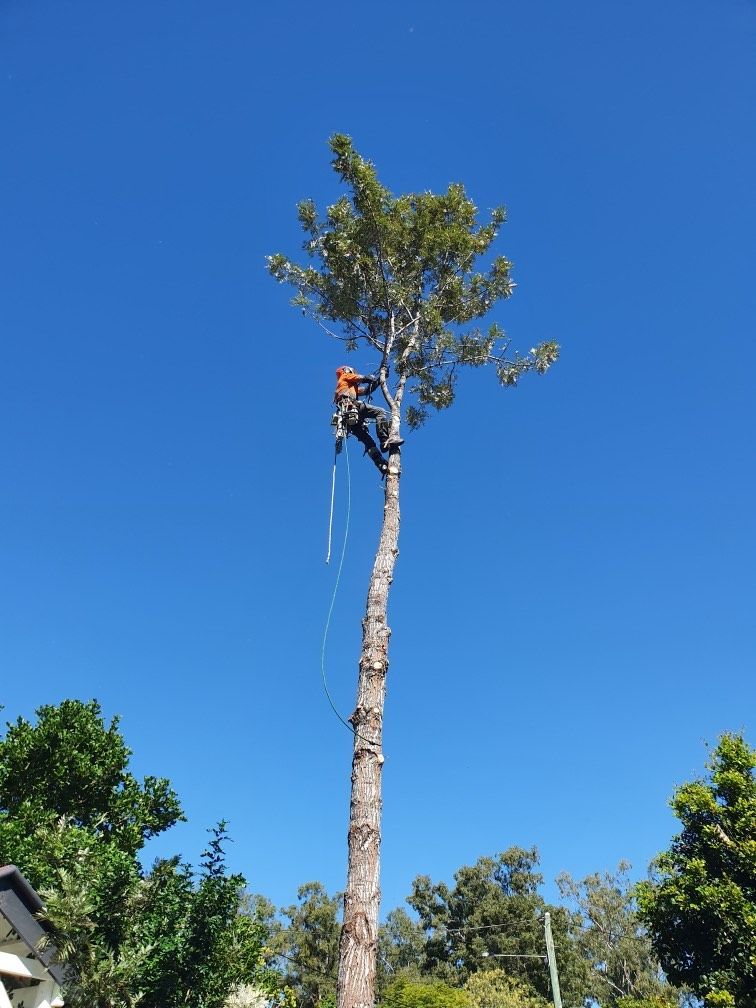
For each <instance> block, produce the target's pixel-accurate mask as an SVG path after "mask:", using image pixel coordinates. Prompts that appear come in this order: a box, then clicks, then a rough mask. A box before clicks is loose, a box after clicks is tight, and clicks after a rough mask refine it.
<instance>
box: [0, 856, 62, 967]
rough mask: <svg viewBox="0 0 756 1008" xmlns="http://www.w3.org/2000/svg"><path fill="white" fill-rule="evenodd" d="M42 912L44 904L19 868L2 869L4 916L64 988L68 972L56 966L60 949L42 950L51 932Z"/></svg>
mask: <svg viewBox="0 0 756 1008" xmlns="http://www.w3.org/2000/svg"><path fill="white" fill-rule="evenodd" d="M40 910H44V905H43V903H42V900H41V899H40V898H39V896H38V895H37V893H36V892H35V891H34V889H33V888H32V887H31V885H29V883H28V882H27V881H26V879H25V878H24V876H23V875H22V874H21V872H20V871H19V870H18V868H16V866H15V865H6V866H5V867H4V868H0V915H1V916H2V917H4V918H5V920H6V921H7V922H8V924H9V925H10V926H11V927H12V928H13V930H14V931H15V932H16V934H17V935H18V936H19V938H20V939H21V941H22V942H23V943H24V944H25V945H27V946H28V947H29V951H30V952H33V953H34V955H35V956H36V957H37V959H39V961H40V962H41V963H42V964H43V965H44V967H45V969H46V970H47V972H48V973H49V974H50V975H51V976H52V977H53V978H54V979H55V981H56V982H57V983H59V984H62V983H63V981H64V979H65V972H66V971H65V968H64V967H63V966H61V965H60V963H56V962H55V956H56V955H57V949H56V948H55V946H54V945H52V944H51V943H50V942H49V941H46V942H45V943H44V947H42V948H40V941H41V939H43V938H46V937H47V936H48V935H49V928H48V927H47V926H46V925H45V923H44V922H43V921H40V920H38V919H37V916H36V915H37V914H38V913H39V912H40Z"/></svg>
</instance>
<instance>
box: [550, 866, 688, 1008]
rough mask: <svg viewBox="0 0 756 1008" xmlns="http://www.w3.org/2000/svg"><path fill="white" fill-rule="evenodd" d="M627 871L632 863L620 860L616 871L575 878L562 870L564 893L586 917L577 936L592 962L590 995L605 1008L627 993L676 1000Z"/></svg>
mask: <svg viewBox="0 0 756 1008" xmlns="http://www.w3.org/2000/svg"><path fill="white" fill-rule="evenodd" d="M629 870H630V865H629V864H627V863H626V862H621V863H620V865H619V867H618V869H617V871H616V872H615V873H609V872H606V873H604V874H599V873H596V874H594V875H589V876H587V877H586V878H584V879H582V880H581V881H576V880H575V879H573V878H572V877H571V876H570V875H568V874H567V873H566V872H564V873H563V874H562V875H560V876H559V878H558V879H557V883H558V885H559V889H560V892H561V894H562V896H563V897H565V898H566V899H567V900H568V901H569V902H571V903H572V904H573V905H574V906H575V908H576V909H577V910H578V911H579V913H580V915H581V917H582V920H583V927H582V929H581V930H579V931H577V932H576V941H577V945H578V948H579V949H580V951H581V952H582V954H583V956H584V957H585V959H586V960H587V961H588V962H589V963H590V964H591V967H592V973H591V994H592V995H593V997H594V998H595V999H596V1000H597V1001H598V1002H599V1003H600V1004H601V1006H602V1008H604V1006H611V1008H617V1006H618V1005H619V1004H620V1002H621V1001H622V1000H623V999H626V998H628V997H634V998H636V999H637V998H649V997H659V998H667V999H668V1000H669V999H670V998H671V999H672V1003H673V1004H676V1003H677V998H676V996H675V993H674V991H673V989H672V988H671V987H670V986H669V984H667V983H666V982H665V981H664V980H663V979H662V977H661V971H660V967H659V961H658V959H657V958H656V955H655V953H654V950H653V947H652V945H651V939H650V937H649V935H648V934H647V932H646V930H645V928H644V927H642V925H641V922H640V920H639V918H638V913H637V910H636V907H635V901H634V894H633V887H632V885H631V883H630V879H629V875H628V873H629Z"/></svg>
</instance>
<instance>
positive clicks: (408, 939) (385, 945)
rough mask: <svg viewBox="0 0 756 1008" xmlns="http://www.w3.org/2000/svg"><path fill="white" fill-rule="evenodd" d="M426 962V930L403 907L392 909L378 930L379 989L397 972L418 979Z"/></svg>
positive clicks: (394, 977)
mask: <svg viewBox="0 0 756 1008" xmlns="http://www.w3.org/2000/svg"><path fill="white" fill-rule="evenodd" d="M424 966H425V931H424V930H423V928H422V926H421V925H420V924H418V923H416V922H415V921H413V920H412V918H411V917H410V915H409V914H408V913H407V911H406V910H404V909H403V908H402V907H397V908H396V909H395V910H392V911H391V913H389V914H388V916H387V917H386V923H385V924H384V925H383V926H382V927H381V929H380V931H379V933H378V990H379V991H380V992H383V991H384V990H385V989H386V987H387V985H388V984H390V983H391V982H392V981H393V980H396V979H397V978H398V976H400V975H402V976H404V977H405V978H406V979H411V980H417V979H419V978H420V976H421V974H422V972H423V970H424Z"/></svg>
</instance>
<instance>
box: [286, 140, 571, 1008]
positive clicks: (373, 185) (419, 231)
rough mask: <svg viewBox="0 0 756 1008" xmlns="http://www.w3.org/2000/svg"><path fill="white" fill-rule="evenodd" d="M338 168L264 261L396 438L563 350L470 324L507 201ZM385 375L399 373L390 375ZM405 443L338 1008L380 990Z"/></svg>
mask: <svg viewBox="0 0 756 1008" xmlns="http://www.w3.org/2000/svg"><path fill="white" fill-rule="evenodd" d="M331 150H332V151H333V154H334V160H333V167H334V169H335V171H336V173H337V174H338V176H339V178H340V179H341V181H342V182H343V183H344V184H345V185H346V189H347V192H346V194H345V195H344V196H342V197H341V198H340V199H339V200H337V202H336V203H334V204H333V205H332V206H330V207H329V208H328V210H327V212H326V214H325V217H324V218H322V219H319V217H318V212H317V209H316V207H315V205H314V203H313V202H312V201H311V200H305V201H304V202H302V203H300V204H299V220H300V223H301V225H302V227H303V229H304V231H305V235H306V239H305V243H304V250H305V252H306V254H307V256H308V257H309V260H310V263H309V264H308V265H300V264H297V263H295V262H293V261H292V260H290V259H288V258H287V257H286V256H284V255H282V254H280V253H279V254H276V255H273V256H271V257H270V259H269V266H270V271H271V273H272V274H273V276H274V277H275V278H276V279H277V280H279V281H281V282H283V283H288V284H291V285H292V286H293V287H294V288H295V291H296V295H295V297H294V304H295V305H296V306H298V307H300V308H301V309H302V311H303V312H304V313H305V314H310V315H311V316H312V317H314V318H315V319H316V320H317V321H318V323H319V324H321V325H322V326H323V327H324V328H325V329H326V330H327V331H329V332H330V333H331V334H332V335H336V336H339V333H333V330H332V328H331V327H332V326H335V327H336V328H337V329H338V330H339V332H340V334H341V335H340V338H342V339H344V340H345V349H347V350H350V349H356V348H357V347H358V346H362V347H364V348H367V349H370V350H371V351H374V352H375V353H376V354H377V355H378V358H379V363H378V368H377V372H378V377H379V378H380V388H381V392H382V394H383V397H384V399H385V402H386V405H387V406H388V409H389V413H390V418H391V433H392V435H394V436H395V437H398V436H399V435H400V434H401V432H402V424H403V421H404V420H405V419H406V421H407V424H408V426H409V427H410V428H412V427H416V426H417V425H418V424H420V423H422V422H423V421H424V419H425V418H426V416H427V412H428V410H429V408H431V407H432V408H434V409H444V408H446V407H448V406H450V405H451V403H452V402H453V400H454V389H455V382H456V378H457V375H458V373H459V371H460V370H461V369H462V368H463V367H465V366H467V367H483V366H485V365H488V364H490V365H492V366H493V367H494V368H495V370H496V373H497V375H498V378H499V381H500V382H501V383H502V384H503V385H515V384H516V383H517V381H518V378H519V377H520V375H521V374H523V373H524V372H526V371H529V370H536V371H539V372H543V371H545V370H546V369H547V368H548V367H549V366H550V365H551V364H552V363H553V361H554V360H555V359H556V357H557V354H558V347H557V345H556V344H555V343H553V342H543V343H540V344H539V345H538V346H537V347H534V348H533V349H532V350H531V352H530V353H529V354H528V355H527V356H520V355H519V354H514V355H509V354H508V342H507V340H506V339H505V337H504V333H503V331H502V330H501V329H500V328H499V327H498V326H497V325H495V324H494V325H491V326H490V327H489V328H488V329H487V331H486V332H483V331H481V330H480V329H479V328H478V327H477V326H476V325H474V323H476V321H477V320H479V319H481V318H483V317H484V316H485V315H487V314H488V312H489V311H490V310H491V309H492V308H493V307H494V305H495V304H496V303H497V302H498V301H500V300H501V299H503V298H507V297H509V296H510V294H511V293H512V289H513V283H512V280H511V277H510V269H511V263H510V262H509V260H508V259H506V257H504V256H496V257H494V258H491V259H486V257H487V255H488V252H489V250H490V248H491V245H492V244H493V242H494V240H495V238H496V236H497V234H498V231H499V228H500V226H501V225H502V224H503V222H504V219H505V213H504V210H503V208H497V209H495V210H494V211H493V212H492V214H491V219H490V220H489V221H488V222H486V223H484V224H480V223H479V222H478V213H477V208H476V207H475V205H474V204H473V202H472V201H471V200H470V199H469V198H468V197H467V195H466V193H465V190H464V187H463V186H462V185H459V184H455V185H451V186H449V188H448V190H447V191H446V193H442V194H440V195H436V194H433V193H428V192H426V193H410V194H406V195H403V196H399V197H394V196H393V195H392V194H391V193H390V192H389V190H388V189H386V188H385V187H384V186H383V185H382V184H381V183H380V182H379V181H378V178H377V175H376V172H375V169H374V167H373V165H372V164H371V163H370V162H369V161H366V160H365V159H364V158H362V157H360V155H359V154H358V153H357V152H356V151H355V149H354V147H353V146H352V142H351V140H350V139H349V138H348V137H346V136H342V135H336V136H334V137H333V138H332V139H331ZM391 376H393V377H391ZM400 456H401V451H400V448H399V446H398V444H394V445H393V446H392V447H391V449H390V452H389V465H388V472H387V474H386V485H385V500H384V508H383V518H382V523H381V530H380V536H379V543H378V549H377V553H376V558H375V563H374V565H373V571H372V574H371V578H370V584H369V588H368V598H367V605H366V611H365V618H364V620H363V637H362V649H361V654H360V660H359V680H358V688H357V704H356V707H355V710H354V713H353V714H352V717H351V719H350V720H351V723H352V726H353V728H354V752H353V758H352V790H351V802H350V813H349V852H348V871H347V886H346V893H345V898H344V922H343V927H342V933H341V944H340V953H339V985H338V991H339V1006H340V1008H372V1005H373V1003H374V994H375V975H376V953H377V943H378V909H379V904H380V880H379V848H380V809H381V770H382V764H383V754H382V732H383V706H384V698H385V689H386V674H387V671H388V642H389V636H390V630H389V627H388V622H387V607H388V593H389V586H390V584H391V581H392V578H393V572H394V564H395V561H396V556H397V553H398V542H399V480H400V475H401V457H400Z"/></svg>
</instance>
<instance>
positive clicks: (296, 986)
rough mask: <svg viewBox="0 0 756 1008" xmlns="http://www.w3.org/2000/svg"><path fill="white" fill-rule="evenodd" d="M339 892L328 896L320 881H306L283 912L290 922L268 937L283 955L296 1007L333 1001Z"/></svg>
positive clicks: (308, 1007)
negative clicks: (293, 900)
mask: <svg viewBox="0 0 756 1008" xmlns="http://www.w3.org/2000/svg"><path fill="white" fill-rule="evenodd" d="M341 898H342V897H341V894H340V893H336V894H335V895H334V896H329V895H328V893H327V891H326V889H325V888H324V886H323V885H322V884H321V883H320V882H307V883H306V884H305V885H302V886H300V887H299V889H298V890H297V899H298V900H299V902H298V903H295V904H293V905H292V906H289V907H286V908H285V909H284V910H283V911H282V913H283V914H284V915H285V916H286V917H288V919H289V925H288V927H285V928H283V929H282V930H281V931H279V932H278V933H277V934H276V935H274V936H273V937H272V938H271V940H270V947H271V949H272V951H273V952H275V953H277V954H278V955H279V956H282V957H283V959H284V962H283V965H284V967H285V969H286V984H287V986H289V987H291V988H292V990H293V991H294V993H295V995H296V998H297V1005H298V1008H327V1006H330V1005H332V1004H334V1003H335V995H336V965H337V962H338V949H339V920H338V915H339V906H340V904H341Z"/></svg>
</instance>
